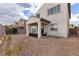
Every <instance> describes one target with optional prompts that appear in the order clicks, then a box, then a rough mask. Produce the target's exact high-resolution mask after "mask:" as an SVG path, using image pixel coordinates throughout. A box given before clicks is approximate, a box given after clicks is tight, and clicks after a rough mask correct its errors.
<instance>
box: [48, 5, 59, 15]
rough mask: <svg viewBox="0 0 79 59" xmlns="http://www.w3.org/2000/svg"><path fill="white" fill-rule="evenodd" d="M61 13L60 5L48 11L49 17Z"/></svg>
mask: <svg viewBox="0 0 79 59" xmlns="http://www.w3.org/2000/svg"><path fill="white" fill-rule="evenodd" d="M54 9H55V10H54ZM59 12H60V5H56V6H54V7H52V8H49V9H48V10H47V15H48V16H49V15H54V14H57V13H59Z"/></svg>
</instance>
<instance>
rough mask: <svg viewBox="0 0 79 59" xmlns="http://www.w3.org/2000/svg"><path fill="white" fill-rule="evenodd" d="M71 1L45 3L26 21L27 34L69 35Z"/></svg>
mask: <svg viewBox="0 0 79 59" xmlns="http://www.w3.org/2000/svg"><path fill="white" fill-rule="evenodd" d="M69 18H70V4H69V3H45V4H44V5H43V6H42V7H41V8H40V9H39V10H38V11H37V12H36V16H32V17H30V19H29V20H28V21H27V23H26V26H27V28H26V31H27V36H36V37H38V38H41V36H58V37H68V34H69Z"/></svg>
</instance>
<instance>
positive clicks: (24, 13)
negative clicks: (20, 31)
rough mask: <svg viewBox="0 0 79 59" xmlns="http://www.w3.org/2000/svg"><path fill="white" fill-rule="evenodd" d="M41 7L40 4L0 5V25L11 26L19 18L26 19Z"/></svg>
mask: <svg viewBox="0 0 79 59" xmlns="http://www.w3.org/2000/svg"><path fill="white" fill-rule="evenodd" d="M41 6H42V4H41V3H0V23H2V24H13V22H15V21H18V20H19V19H20V18H25V19H28V18H29V17H30V16H31V15H34V14H35V13H36V11H37V10H38V9H39V8H40V7H41Z"/></svg>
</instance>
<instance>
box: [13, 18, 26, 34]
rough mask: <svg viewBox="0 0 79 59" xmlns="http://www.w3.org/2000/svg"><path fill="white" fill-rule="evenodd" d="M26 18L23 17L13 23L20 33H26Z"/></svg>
mask: <svg viewBox="0 0 79 59" xmlns="http://www.w3.org/2000/svg"><path fill="white" fill-rule="evenodd" d="M26 21H27V20H26V19H23V18H21V19H20V20H19V21H18V22H15V23H14V24H13V27H15V28H16V29H17V33H18V34H26Z"/></svg>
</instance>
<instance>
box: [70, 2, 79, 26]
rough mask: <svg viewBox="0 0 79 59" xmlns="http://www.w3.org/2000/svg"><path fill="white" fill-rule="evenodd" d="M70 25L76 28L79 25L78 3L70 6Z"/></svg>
mask: <svg viewBox="0 0 79 59" xmlns="http://www.w3.org/2000/svg"><path fill="white" fill-rule="evenodd" d="M70 23H71V24H74V25H75V26H78V24H79V3H72V4H71V19H70Z"/></svg>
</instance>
